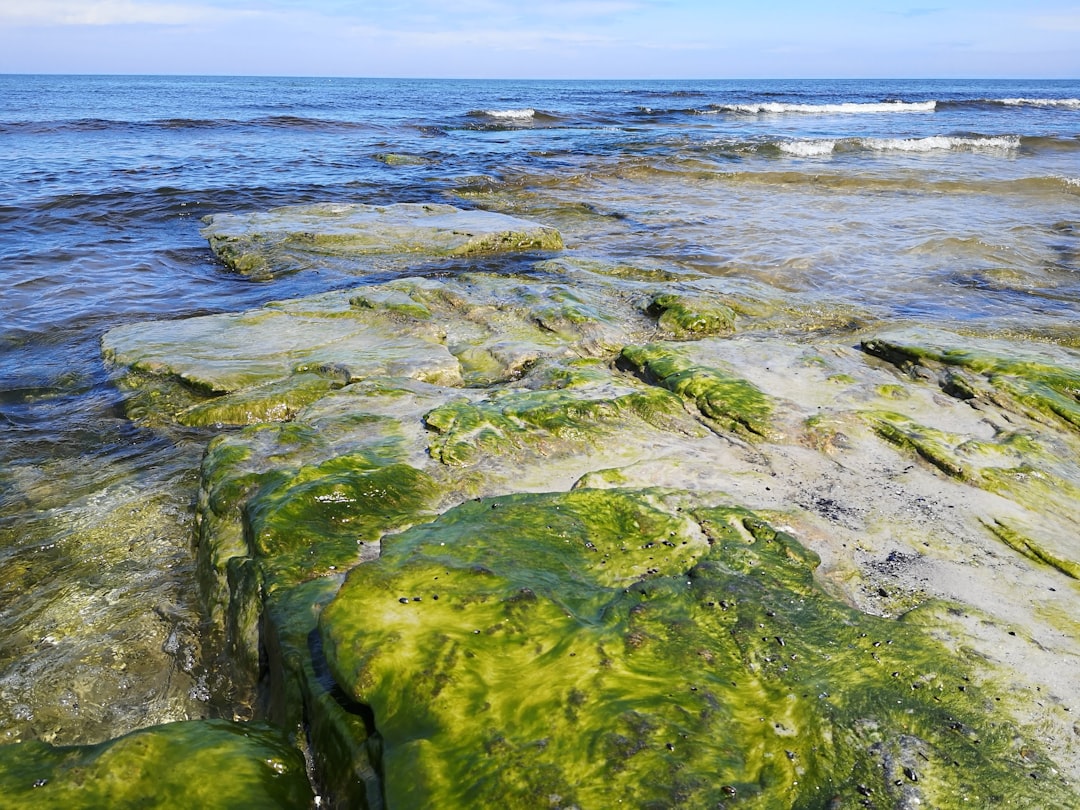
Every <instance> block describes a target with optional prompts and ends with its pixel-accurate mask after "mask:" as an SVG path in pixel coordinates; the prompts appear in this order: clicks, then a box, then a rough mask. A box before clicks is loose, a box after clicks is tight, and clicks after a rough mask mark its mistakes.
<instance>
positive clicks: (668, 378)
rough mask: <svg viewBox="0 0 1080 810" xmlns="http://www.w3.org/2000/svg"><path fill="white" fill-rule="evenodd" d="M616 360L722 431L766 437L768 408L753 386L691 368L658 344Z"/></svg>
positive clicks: (713, 371) (729, 376)
mask: <svg viewBox="0 0 1080 810" xmlns="http://www.w3.org/2000/svg"><path fill="white" fill-rule="evenodd" d="M619 359H620V361H622V362H625V363H628V364H629V365H630V366H632V367H633V368H634V369H635V370H636V371H637V372H638V373H639V374H641V375H642V376H644V377H645V379H646V380H648V381H655V382H656V383H657V384H658V385H661V386H663V387H664V388H666V389H668V390H669V391H672V392H673V393H676V394H678V395H679V396H681V397H684V398H685V399H688V400H689V401H690V402H692V403H693V404H694V405H695V406H696V407H697V409H698V410H699V411H700V412H701V414H702V415H703V416H706V417H708V418H709V419H711V420H713V421H714V422H716V423H718V424H719V425H720V426H721V427H722V428H724V429H726V430H732V431H736V432H739V433H744V434H749V435H751V436H754V437H758V438H762V437H767V436H768V435H769V417H770V415H771V413H772V404H771V402H770V401H769V399H768V397H766V396H765V394H763V393H762V392H761V391H760V390H759V389H758V388H757V387H756V386H755V385H754V384H753V383H751V382H749V381H747V380H744V379H742V378H741V377H736V376H735V375H733V374H729V373H727V372H725V371H722V370H721V369H719V368H715V367H711V366H702V365H694V364H693V363H691V362H690V361H689V360H687V359H686V358H685V357H683V356H682V355H681V354H679V353H678V352H677V351H676V350H673V349H671V348H670V347H668V346H665V345H664V344H661V343H654V344H649V345H645V346H626V347H624V348H623V350H622V352H621V354H620V356H619Z"/></svg>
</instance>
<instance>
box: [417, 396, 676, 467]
mask: <svg viewBox="0 0 1080 810" xmlns="http://www.w3.org/2000/svg"><path fill="white" fill-rule="evenodd" d="M680 410H681V407H680V405H679V402H678V400H677V399H675V398H674V397H672V396H671V395H670V394H668V393H667V392H666V391H656V390H651V391H650V390H645V391H633V392H630V393H626V394H621V395H616V396H611V395H606V396H605V395H600V396H597V395H596V394H592V393H591V392H588V391H581V390H575V389H572V388H568V389H561V390H537V391H530V390H524V391H522V390H506V391H500V392H494V393H492V394H491V395H490V396H489V397H488V398H486V399H485V400H482V401H479V402H473V401H470V400H465V399H459V400H454V401H452V402H448V403H446V404H445V405H441V406H439V407H437V408H435V409H433V410H432V411H430V412H429V413H427V414H426V415H425V416H424V424H425V425H426V426H427V427H428V428H429V429H430V430H431V431H432V432H433V437H432V440H431V444H430V448H431V455H432V457H433V458H436V459H438V460H439V461H441V462H442V463H443V464H447V465H450V466H466V465H470V464H474V463H476V462H477V461H478V460H480V459H482V458H483V457H485V456H490V455H503V456H505V455H512V454H515V453H519V452H521V451H523V450H526V449H531V450H532V451H533V452H536V453H539V454H541V455H556V454H565V453H568V452H579V451H580V450H581V449H583V448H586V447H588V446H589V445H590V444H593V445H595V444H596V443H597V442H599V441H601V440H602V439H603V438H604V437H605V436H607V435H609V434H610V433H611V431H612V430H613V429H615V428H620V429H625V422H626V420H627V419H637V420H640V421H644V422H645V423H647V424H649V425H651V426H653V427H662V426H663V425H665V424H670V423H672V422H673V421H674V418H675V416H676V414H677V413H678V412H679V411H680Z"/></svg>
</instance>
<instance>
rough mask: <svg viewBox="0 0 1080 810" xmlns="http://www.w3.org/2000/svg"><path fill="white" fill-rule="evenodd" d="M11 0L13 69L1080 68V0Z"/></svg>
mask: <svg viewBox="0 0 1080 810" xmlns="http://www.w3.org/2000/svg"><path fill="white" fill-rule="evenodd" d="M913 2H915V3H925V4H924V5H913V4H912V2H883V3H875V2H872V1H871V0H861V1H859V0H856V1H851V2H849V0H818V2H808V0H801V1H800V2H788V1H787V0H781V1H778V2H770V0H744V2H738V3H735V2H726V0H528V1H527V2H518V1H517V0H415V1H414V2H399V0H307V2H298V0H0V73H115V74H187V75H244V76H247V75H261V76H361V77H422V78H444V77H445V78H549V79H561V78H582V79H600V78H613V79H617V78H633V79H651V78H656V79H662V78H673V79H690V78H718V79H727V78H732V79H737V78H897V77H909V78H927V77H941V78H960V77H972V78H983V77H987V78H989V77H994V78H998V77H1006V78H1077V77H1080V0H1071V2H1070V1H1069V0H1064V1H1059V0H1026V2H1025V1H1024V0H1021V2H998V1H997V0H972V1H970V2H969V1H968V0H940V2H936V1H935V0H913Z"/></svg>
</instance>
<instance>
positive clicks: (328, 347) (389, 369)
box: [102, 294, 460, 409]
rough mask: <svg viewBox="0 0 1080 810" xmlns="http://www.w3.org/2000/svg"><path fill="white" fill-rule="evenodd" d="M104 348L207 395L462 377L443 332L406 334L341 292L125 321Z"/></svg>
mask: <svg viewBox="0 0 1080 810" xmlns="http://www.w3.org/2000/svg"><path fill="white" fill-rule="evenodd" d="M102 350H103V354H104V356H105V358H106V360H108V361H110V362H112V363H114V364H116V365H121V366H127V367H129V368H131V369H133V370H135V371H141V372H144V373H148V374H154V375H157V376H166V377H175V378H178V379H179V380H181V381H182V382H183V383H184V384H185V385H187V386H188V387H189V388H192V389H194V390H195V391H198V392H201V393H203V394H206V395H209V394H223V393H231V392H235V391H240V390H243V389H252V388H258V387H260V386H266V385H268V384H270V383H279V384H280V383H281V382H282V381H286V380H289V378H290V377H292V376H293V375H303V374H311V373H314V374H318V375H321V376H323V377H326V378H328V379H329V380H332V381H333V380H337V381H343V382H349V381H353V380H356V379H363V378H364V377H368V376H373V375H384V374H392V375H400V376H413V377H417V378H419V379H428V380H431V381H444V380H445V381H450V382H453V381H456V380H458V379H460V377H459V371H458V364H457V361H456V360H454V358H453V357H452V356H451V355H450V353H449V352H448V351H447V350H446V347H445V346H444V345H442V343H441V342H440V339H439V334H438V332H437V331H432V330H421V329H413V330H410V331H402V330H401V329H400V327H399V326H397V325H396V324H394V323H391V322H389V321H386V320H383V319H379V318H377V317H369V316H366V315H365V314H364V313H363V312H360V311H357V310H355V309H354V308H352V307H351V306H350V305H349V300H348V295H342V294H327V295H322V296H313V297H311V298H308V299H303V300H302V301H296V302H283V303H279V304H272V305H269V306H266V307H263V308H261V309H257V310H252V311H250V312H245V313H239V314H223V315H208V316H204V317H201V318H189V319H187V320H181V321H162V322H156V323H150V324H146V323H139V324H130V325H126V326H120V327H117V328H115V329H112V330H110V331H109V332H107V333H106V334H105V336H104V338H103V339H102ZM310 380H311V378H310V377H306V376H305V377H299V378H297V380H296V381H295V385H294V386H292V387H306V386H308V385H309V382H310ZM283 388H284V389H288V388H290V386H283ZM278 396H279V397H281V396H284V391H283V390H279V391H278ZM268 407H272V406H268V405H264V406H263V408H264V409H266V408H268Z"/></svg>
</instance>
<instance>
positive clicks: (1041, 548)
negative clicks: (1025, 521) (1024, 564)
mask: <svg viewBox="0 0 1080 810" xmlns="http://www.w3.org/2000/svg"><path fill="white" fill-rule="evenodd" d="M983 525H984V526H986V528H988V529H989V530H990V531H991V532H992V533H993V534H994V536H995V537H997V538H998V539H999V540H1001V541H1002V542H1003V543H1005V545H1007V546H1009V547H1010V548H1012V549H1015V550H1016V551H1019V552H1020V553H1021V554H1023V555H1024V556H1025V557H1029V558H1030V559H1032V560H1036V561H1037V562H1041V563H1045V564H1046V565H1049V566H1050V567H1052V568H1056V569H1057V570H1058V571H1060V572H1061V573H1063V574H1065V575H1067V576H1070V577H1072V578H1073V579H1080V563H1077V562H1075V561H1074V560H1069V559H1065V558H1064V557H1061V556H1059V555H1057V554H1055V553H1053V552H1052V551H1050V550H1049V549H1048V548H1047V547H1046V546H1045V545H1044V544H1042V543H1039V542H1038V541H1036V540H1035V539H1034V538H1032V537H1029V536H1028V535H1026V534H1023V533H1022V532H1020V531H1018V530H1017V529H1015V528H1014V527H1012V526H1010V525H1009V524H1008V523H1006V522H1004V521H1001V520H994V521H993V522H988V521H984V522H983Z"/></svg>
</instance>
